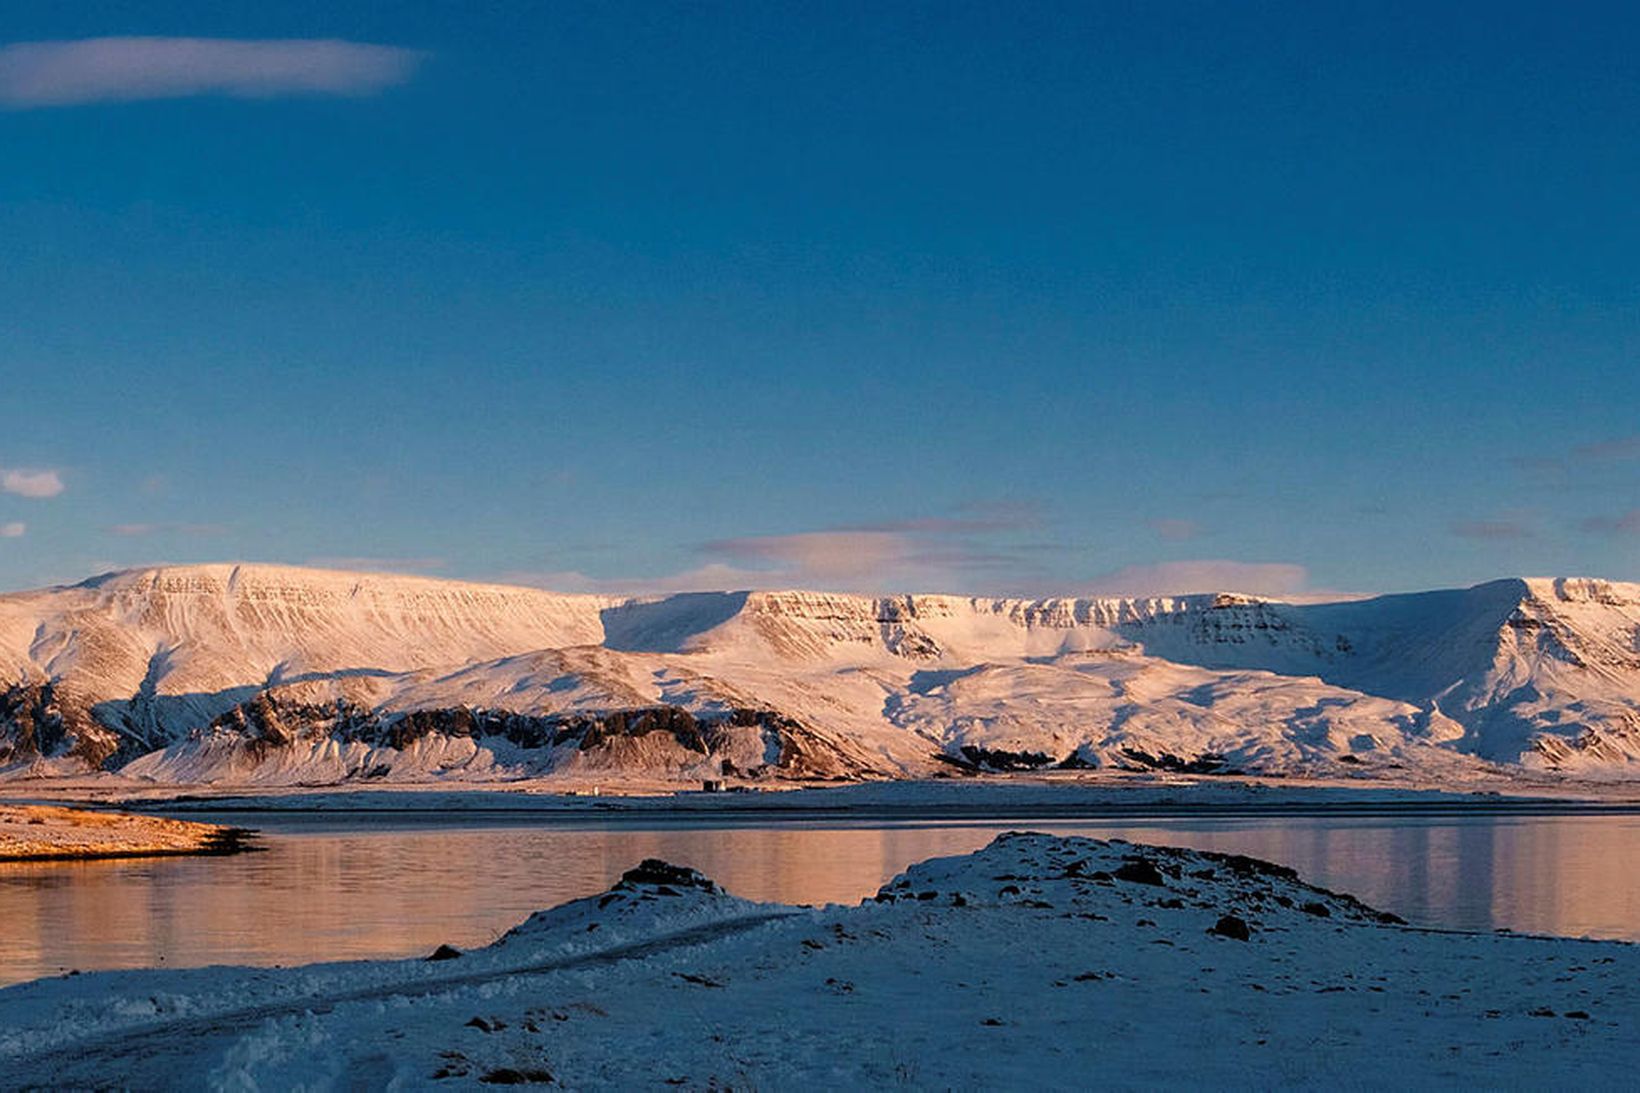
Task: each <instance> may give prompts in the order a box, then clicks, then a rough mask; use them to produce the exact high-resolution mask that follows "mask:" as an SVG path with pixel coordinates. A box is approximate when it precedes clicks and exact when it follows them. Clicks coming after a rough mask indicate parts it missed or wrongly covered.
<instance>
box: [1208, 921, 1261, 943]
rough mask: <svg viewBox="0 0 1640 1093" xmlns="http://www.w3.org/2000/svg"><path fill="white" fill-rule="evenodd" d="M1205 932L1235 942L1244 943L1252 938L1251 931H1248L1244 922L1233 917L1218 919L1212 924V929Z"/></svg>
mask: <svg viewBox="0 0 1640 1093" xmlns="http://www.w3.org/2000/svg"><path fill="white" fill-rule="evenodd" d="M1207 932H1208V933H1210V934H1217V935H1218V936H1220V937H1228V938H1232V939H1234V940H1236V941H1246V940H1248V939H1249V938H1251V937H1252V936H1253V931H1252V930H1250V929H1248V927H1247V923H1246V921H1244V920H1243V919H1240V918H1237V917H1236V916H1235V915H1225V916H1224V917H1222V918H1220V919H1219V920H1218V921H1217V922H1215V923H1213V926H1212V928H1211V929H1209V930H1208V931H1207Z"/></svg>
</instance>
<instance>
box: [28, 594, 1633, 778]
mask: <svg viewBox="0 0 1640 1093" xmlns="http://www.w3.org/2000/svg"><path fill="white" fill-rule="evenodd" d="M657 711H670V712H667V713H660V712H657ZM950 764H956V765H959V766H967V767H970V768H981V769H995V768H1004V769H1006V768H1018V767H1032V768H1037V767H1045V766H1052V765H1061V766H1089V767H1101V766H1137V767H1140V768H1155V767H1161V768H1162V769H1171V768H1188V767H1193V768H1195V769H1226V770H1228V769H1235V770H1244V771H1260V772H1266V773H1284V774H1298V775H1302V774H1310V773H1337V772H1338V771H1340V770H1345V771H1346V772H1348V771H1349V770H1351V769H1352V768H1370V769H1373V770H1382V771H1393V770H1415V771H1417V770H1428V771H1446V770H1450V769H1453V768H1454V765H1457V766H1462V767H1466V768H1474V769H1480V768H1481V767H1483V766H1487V765H1492V766H1501V767H1503V768H1506V769H1532V770H1551V771H1570V772H1574V773H1581V774H1595V775H1601V776H1630V775H1632V774H1635V773H1640V585H1637V584H1626V583H1623V582H1613V581H1605V580H1600V579H1594V578H1564V577H1563V578H1552V577H1550V578H1503V579H1500V580H1495V581H1488V582H1485V583H1482V584H1479V585H1475V586H1472V587H1470V588H1467V589H1448V590H1437V591H1432V592H1414V593H1396V594H1392V595H1387V596H1380V597H1373V598H1370V599H1364V600H1349V601H1340V602H1331V603H1318V604H1312V603H1301V604H1293V603H1285V602H1282V601H1279V600H1273V599H1266V598H1261V597H1257V596H1249V595H1245V594H1238V593H1226V592H1210V593H1192V594H1186V595H1178V596H1150V597H1047V598H1039V599H1024V598H1002V597H978V596H953V595H935V594H929V595H899V596H862V595H857V594H848V593H829V592H812V591H805V590H799V589H793V590H785V591H740V592H713V593H681V594H675V595H652V596H634V597H613V596H600V595H591V594H578V593H556V592H547V591H543V590H539V589H534V588H528V587H524V586H514V585H504V584H481V583H472V582H460V581H448V580H442V579H438V578H430V577H416V576H399V575H384V574H366V573H350V572H343V571H330V570H313V569H304V568H300V567H291V566H272V565H258V564H248V563H240V564H233V563H218V564H209V565H199V566H155V567H147V568H143V569H134V570H125V571H117V572H113V573H108V574H102V575H99V576H97V577H93V578H89V579H88V580H86V581H82V582H79V583H77V584H73V585H62V586H56V587H53V588H47V589H38V590H31V591H24V592H14V593H5V594H0V768H5V769H10V770H13V771H28V772H30V773H33V774H41V773H53V772H56V773H71V772H73V771H83V770H86V769H96V768H102V769H111V770H119V771H122V772H124V773H128V774H129V775H131V776H133V777H148V778H155V779H160V780H188V781H256V780H268V779H272V780H276V781H277V780H292V781H327V782H343V781H348V780H352V779H357V778H362V777H385V778H389V779H412V780H414V779H424V778H449V779H457V780H459V779H484V780H490V779H505V778H513V777H524V776H539V775H552V774H560V773H566V772H570V773H572V772H575V771H580V770H586V769H603V770H608V771H610V772H611V773H612V774H619V773H622V772H628V773H634V774H645V775H655V776H662V777H666V778H675V779H680V780H688V779H694V778H698V777H707V776H718V775H721V774H722V773H723V772H724V771H729V772H732V773H731V776H744V777H774V778H826V777H839V778H860V777H921V776H927V775H929V774H932V773H936V772H938V771H940V770H942V769H947V768H948V766H949V765H950Z"/></svg>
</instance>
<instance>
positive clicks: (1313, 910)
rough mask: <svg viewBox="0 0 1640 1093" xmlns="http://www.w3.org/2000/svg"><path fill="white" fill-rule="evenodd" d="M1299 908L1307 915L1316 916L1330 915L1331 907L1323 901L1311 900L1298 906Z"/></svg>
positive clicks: (1328, 916) (1326, 916)
mask: <svg viewBox="0 0 1640 1093" xmlns="http://www.w3.org/2000/svg"><path fill="white" fill-rule="evenodd" d="M1299 910H1300V911H1303V912H1304V913H1305V914H1307V915H1314V916H1316V917H1317V918H1331V917H1332V908H1330V907H1328V906H1327V905H1326V904H1325V903H1316V902H1315V901H1313V900H1312V901H1311V902H1309V903H1306V904H1305V905H1304V906H1302V907H1300V908H1299Z"/></svg>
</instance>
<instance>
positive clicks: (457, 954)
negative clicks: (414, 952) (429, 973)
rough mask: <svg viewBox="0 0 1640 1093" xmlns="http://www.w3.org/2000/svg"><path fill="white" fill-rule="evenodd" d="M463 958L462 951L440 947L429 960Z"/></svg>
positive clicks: (447, 946)
mask: <svg viewBox="0 0 1640 1093" xmlns="http://www.w3.org/2000/svg"><path fill="white" fill-rule="evenodd" d="M461 956H462V952H461V950H460V949H457V948H453V947H451V946H449V945H440V946H439V947H438V948H436V949H434V950H433V953H432V955H431V956H429V957H428V958H427V959H428V960H459V959H461Z"/></svg>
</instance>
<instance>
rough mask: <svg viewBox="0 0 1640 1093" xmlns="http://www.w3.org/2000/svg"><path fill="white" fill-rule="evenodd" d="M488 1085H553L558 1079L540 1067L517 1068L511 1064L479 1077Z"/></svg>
mask: <svg viewBox="0 0 1640 1093" xmlns="http://www.w3.org/2000/svg"><path fill="white" fill-rule="evenodd" d="M478 1080H479V1081H481V1082H483V1083H485V1084H486V1085H551V1084H552V1083H553V1082H554V1081H555V1080H556V1079H554V1078H553V1076H552V1074H551V1073H550V1072H548V1071H545V1070H542V1069H540V1068H539V1067H534V1068H527V1069H524V1070H517V1069H515V1068H513V1067H510V1066H504V1067H501V1068H500V1069H499V1070H492V1071H490V1072H488V1073H487V1074H485V1075H484V1076H483V1077H481V1078H479V1079H478Z"/></svg>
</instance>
